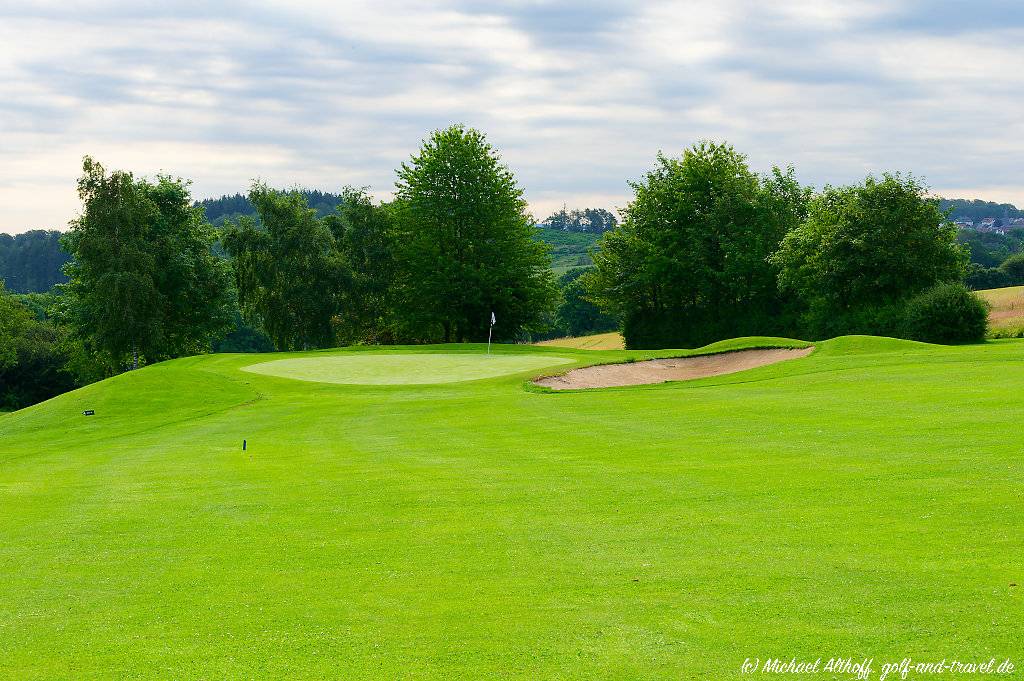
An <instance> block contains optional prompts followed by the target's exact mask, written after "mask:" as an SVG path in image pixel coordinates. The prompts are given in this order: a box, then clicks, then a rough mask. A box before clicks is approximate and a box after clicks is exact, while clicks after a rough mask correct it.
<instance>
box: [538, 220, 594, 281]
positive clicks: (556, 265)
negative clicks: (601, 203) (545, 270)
mask: <svg viewBox="0 0 1024 681" xmlns="http://www.w3.org/2000/svg"><path fill="white" fill-rule="evenodd" d="M537 237H538V238H539V239H540V240H541V241H543V242H544V243H546V244H548V245H549V246H551V269H553V270H554V271H555V272H556V273H557V274H563V273H565V272H567V271H568V270H571V269H572V268H574V267H590V266H591V265H593V264H594V261H593V259H592V258H591V257H590V251H591V250H592V249H593V248H594V246H595V245H596V244H597V240H598V239H599V238H600V237H601V235H600V234H595V233H593V232H568V231H564V230H561V229H556V228H552V227H545V226H543V225H538V234H537Z"/></svg>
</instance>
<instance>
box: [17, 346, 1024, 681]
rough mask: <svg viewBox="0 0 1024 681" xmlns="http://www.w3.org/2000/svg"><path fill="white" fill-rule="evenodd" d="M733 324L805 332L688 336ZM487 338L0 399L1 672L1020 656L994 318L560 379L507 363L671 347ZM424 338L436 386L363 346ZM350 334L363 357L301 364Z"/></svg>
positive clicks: (1020, 473)
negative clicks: (605, 377)
mask: <svg viewBox="0 0 1024 681" xmlns="http://www.w3.org/2000/svg"><path fill="white" fill-rule="evenodd" d="M747 347H750V348H759V347H806V344H805V343H800V342H798V341H793V342H787V341H784V340H779V339H757V338H753V339H739V340H735V341H729V342H725V343H719V344H716V345H715V346H712V347H710V348H708V349H705V351H707V350H711V351H724V350H736V349H742V348H747ZM484 352H485V346H482V345H445V346H433V347H430V346H417V347H401V348H380V349H358V350H337V351H321V352H315V353H312V352H311V353H293V354H289V355H282V354H273V355H206V356H200V357H192V358H186V359H179V360H174V361H170V362H165V363H162V364H157V365H154V366H150V367H147V368H144V369H140V370H138V371H133V372H128V373H125V374H122V375H119V376H117V377H115V378H112V379H108V380H106V381H103V382H100V383H97V384H93V385H90V386H88V387H85V388H82V389H80V390H76V391H74V392H71V393H68V394H65V395H62V396H60V397H57V398H55V399H52V400H50V401H48V402H44V403H42V404H39V405H36V406H33V407H30V408H28V409H24V410H22V411H18V412H14V413H11V414H0V678H17V679H53V678H74V679H81V678H173V679H187V678H205V679H221V678H245V679H252V678H289V679H298V678H313V679H323V678H334V679H371V678H374V679H376V678H380V679H397V678H416V679H433V678H446V679H449V678H467V679H479V678H523V679H547V678H559V679H596V678H600V679H662V678H664V679H733V678H741V677H742V678H761V677H765V676H772V675H770V674H769V675H765V674H753V675H751V674H747V675H743V674H742V673H741V666H742V665H743V664H744V662H745V661H746V660H747V659H748V658H749V659H759V660H760V661H761V662H762V663H763V662H764V661H765V660H766V659H769V658H782V659H784V660H785V661H787V662H788V661H789V660H790V659H791V658H795V659H797V660H811V661H813V660H814V659H816V658H819V657H820V658H823V660H824V661H827V660H829V659H830V658H832V657H851V658H854V659H855V660H857V661H860V660H862V659H864V658H871V659H872V660H874V662H873V669H874V671H873V673H872V675H871V678H872V679H878V678H879V668H880V667H881V665H882V664H883V663H885V662H892V661H897V662H898V661H899V660H901V659H903V658H912V659H913V660H915V661H922V662H926V661H939V660H941V659H943V658H947V659H953V658H957V659H960V660H963V661H971V662H987V661H988V660H989V659H990V658H997V659H998V661H999V662H1002V660H1004V659H1006V658H1009V659H1010V660H1012V661H1013V662H1014V663H1015V664H1017V665H1018V672H1017V675H1018V676H1019V675H1020V673H1021V672H1020V668H1021V666H1024V466H1022V458H1024V425H1022V424H1024V402H1022V400H1021V389H1022V386H1024V341H1019V340H1003V341H993V342H989V343H985V344H983V345H973V346H959V347H944V346H933V345H925V344H921V343H912V342H907V341H897V340H891V339H883V338H871V337H844V338H839V339H835V340H831V341H825V342H820V343H816V344H815V349H814V351H813V353H811V354H810V355H809V356H807V357H803V358H800V359H795V360H792V361H785V362H781V363H778V364H773V365H770V366H763V367H760V368H756V369H752V370H749V371H741V372H739V373H734V374H729V375H725V376H716V377H711V378H706V379H699V380H693V381H686V382H676V383H664V384H659V385H648V386H635V387H619V388H610V389H595V390H586V391H568V392H562V393H555V392H550V391H545V390H544V389H542V388H537V387H535V386H533V385H532V384H531V383H530V379H532V378H533V377H535V376H537V375H539V374H541V373H558V372H562V371H566V370H568V369H569V368H573V367H577V366H584V365H587V364H595V363H608V362H622V361H625V360H627V359H630V358H631V359H635V360H641V359H648V358H656V357H669V356H674V355H679V354H680V353H678V352H676V353H673V352H670V351H660V352H638V351H621V350H615V351H600V350H577V349H571V348H564V347H552V348H541V347H535V346H496V347H495V348H494V350H493V352H494V356H493V357H492V358H490V359H487V358H484V359H486V361H487V362H491V363H492V364H491V365H490V368H492V369H493V368H501V371H500V375H488V374H486V373H475V370H474V369H473V367H476V368H477V369H478V370H479V371H483V372H486V371H487V368H488V365H487V364H485V363H484V360H482V359H480V356H481V355H482V354H483V353H484ZM432 354H437V355H440V356H442V357H443V358H446V359H441V360H438V359H433V360H427V361H426V362H425V363H421V364H419V365H418V366H420V367H421V368H420V369H419V370H420V371H425V372H426V373H428V374H430V376H428V377H431V376H432V377H433V378H434V379H437V378H442V379H443V378H444V376H443V375H438V374H437V371H436V370H439V369H440V368H443V367H442V365H445V364H447V365H448V369H447V370H448V371H450V373H449V378H450V379H451V380H450V381H448V382H431V381H427V380H425V377H424V376H422V375H419V376H411V377H410V376H406V377H405V378H406V379H409V378H412V379H414V380H407V381H406V383H407V384H401V381H400V380H399V379H401V378H402V376H401V375H400V374H401V373H402V372H396V371H392V369H395V368H396V367H399V365H400V364H403V363H404V366H405V368H406V369H408V370H409V371H415V370H416V369H414V368H413V367H414V366H416V365H415V362H413V361H412V360H409V359H408V358H409V357H414V358H415V357H416V356H418V355H419V356H429V355H432ZM389 355H398V356H400V357H404V358H406V359H395V358H393V357H392V359H391V360H388V359H386V358H388V356H389ZM458 355H473V356H474V358H473V359H466V360H465V361H462V359H461V358H459V357H457V356H458ZM353 357H362V358H374V359H373V360H372V361H370V362H366V361H364V362H363V367H364V368H363V369H362V370H361V371H363V372H364V375H363V378H364V382H366V383H370V382H371V381H367V380H365V379H366V377H367V376H369V377H372V375H378V376H385V375H386V376H392V377H393V380H388V381H384V380H378V381H372V382H374V383H377V384H376V385H353V384H343V383H338V382H329V381H326V380H325V379H324V378H323V377H324V376H334V378H335V379H337V378H338V377H339V376H341V377H342V378H344V376H342V374H341V373H339V371H342V369H339V367H342V368H345V367H346V362H348V360H349V359H350V358H353ZM453 357H454V359H452V358H453ZM307 360H310V361H307ZM319 360H323V363H322V366H321V368H320V369H317V368H316V363H317V361H319ZM565 360H571V363H567V362H566V361H565ZM282 361H283V362H284V363H285V364H282V363H281V362H282ZM431 362H433V364H431ZM260 366H262V367H263V369H259V367H260ZM352 366H354V365H352ZM352 366H347V368H346V369H345V370H346V371H347V370H349V369H352ZM268 367H269V368H274V369H275V370H274V371H268V370H267V369H268ZM282 367H283V369H282ZM374 367H375V369H374ZM383 367H390V368H389V369H388V370H387V371H384V370H383V369H382V368H383ZM422 367H429V370H428V369H423V368H422ZM246 369H248V370H246ZM318 371H319V372H321V373H320V374H319V375H320V378H317V379H315V380H309V379H310V376H311V375H313V374H317V372H318ZM374 371H376V374H374ZM310 372H312V373H310ZM275 373H276V374H279V375H271V374H275ZM342 373H344V372H342ZM281 374H283V375H281ZM442 374H443V372H442ZM289 375H291V376H293V377H292V378H289V377H288V376H289ZM396 376H397V378H396ZM296 378H301V379H307V380H295V379H296ZM388 383H393V384H388ZM85 410H94V411H95V414H94V415H92V416H85V415H83V411H85ZM243 440H245V441H246V445H247V446H246V449H245V451H243V449H242V442H243ZM823 664H824V662H823ZM784 676H785V678H791V677H790V676H789V675H784ZM810 678H819V679H831V678H843V679H846V678H853V674H840V675H834V676H833V675H828V674H820V675H817V676H812V677H810ZM889 678H890V679H894V678H898V676H895V675H890V677H889ZM914 678H917V677H914ZM957 678H960V677H957ZM963 678H975V677H971V676H965V677H963ZM999 678H1015V677H1014V676H1010V677H1005V676H1004V677H999Z"/></svg>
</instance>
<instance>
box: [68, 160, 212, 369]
mask: <svg viewBox="0 0 1024 681" xmlns="http://www.w3.org/2000/svg"><path fill="white" fill-rule="evenodd" d="M78 194H79V197H80V198H81V200H82V205H83V211H82V215H81V217H79V218H78V219H77V220H75V221H74V222H72V224H71V230H70V231H69V232H68V233H67V234H66V235H65V236H64V238H63V245H64V247H65V249H66V250H67V251H68V252H69V253H70V254H71V255H72V257H73V260H72V262H71V263H69V265H68V266H67V269H66V271H67V274H68V276H69V278H70V281H69V283H68V284H67V285H66V287H65V288H66V294H67V295H66V296H64V299H63V301H62V318H63V319H65V320H66V321H67V322H68V323H69V324H70V326H71V327H72V329H73V331H74V333H75V334H76V335H77V336H78V337H79V338H80V339H82V341H83V342H84V343H85V345H86V346H87V347H89V348H91V349H92V350H93V351H95V352H96V354H97V356H98V357H99V358H100V359H101V361H105V362H106V363H107V364H108V366H109V367H111V368H112V369H114V368H116V367H118V366H121V365H123V364H124V363H125V361H126V359H127V358H130V363H131V367H132V368H133V369H134V368H137V367H138V366H139V362H140V359H145V360H148V361H158V360H161V359H166V358H169V357H175V356H179V355H182V354H188V353H194V352H201V351H203V350H205V349H207V348H208V346H209V342H210V340H211V339H212V338H214V337H215V336H217V335H218V334H220V333H222V332H223V331H224V330H225V329H226V328H227V326H228V324H229V323H230V316H229V311H230V299H231V290H230V274H229V268H228V265H227V264H226V263H224V262H223V261H221V260H220V259H218V258H216V257H215V256H214V255H213V254H212V253H211V251H210V249H211V246H212V244H213V242H214V240H215V238H216V235H215V232H214V231H213V229H212V228H211V227H210V226H209V225H208V224H206V222H205V221H204V220H203V217H202V211H201V209H198V208H194V207H193V206H192V200H191V197H190V195H189V190H188V183H186V182H185V181H183V180H181V179H172V178H170V177H166V176H160V177H159V178H158V181H157V183H156V184H153V183H151V182H149V181H147V180H136V179H135V178H134V177H133V176H132V174H131V173H129V172H124V171H114V172H112V173H110V174H109V175H108V174H107V173H106V171H105V170H104V168H103V166H102V165H100V164H99V163H97V162H96V161H94V160H93V159H91V158H89V157H86V158H85V161H84V163H83V175H82V177H81V179H80V180H79V182H78Z"/></svg>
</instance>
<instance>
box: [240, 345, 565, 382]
mask: <svg viewBox="0 0 1024 681" xmlns="http://www.w3.org/2000/svg"><path fill="white" fill-rule="evenodd" d="M574 361H575V360H573V359H568V358H565V357H556V356H553V355H543V354H536V355H520V354H515V355H484V354H480V355H469V354H426V353H420V354H408V355H385V354H379V355H378V354H374V355H368V354H367V355H364V354H351V355H330V356H326V357H296V358H291V359H278V360H274V361H271V362H262V363H260V364H253V365H251V366H247V367H245V371H251V372H253V373H257V374H265V375H268V376H280V377H282V378H293V379H296V380H299V381H317V382H320V383H344V384H348V385H400V384H424V383H453V382H456V381H475V380H478V379H481V378H494V377H495V376H505V375H507V374H516V373H520V372H522V371H531V370H536V369H543V368H546V367H552V366H558V365H560V364H570V363H572V362H574Z"/></svg>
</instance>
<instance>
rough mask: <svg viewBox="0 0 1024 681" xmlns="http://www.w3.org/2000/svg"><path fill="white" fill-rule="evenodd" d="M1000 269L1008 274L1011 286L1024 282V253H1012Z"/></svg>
mask: <svg viewBox="0 0 1024 681" xmlns="http://www.w3.org/2000/svg"><path fill="white" fill-rule="evenodd" d="M999 271H1000V272H1002V273H1003V274H1004V275H1005V276H1006V278H1007V280H1008V285H1009V286H1019V285H1020V284H1024V253H1017V254H1015V255H1011V256H1010V257H1009V258H1007V259H1006V260H1004V261H1003V264H1002V265H1000V266H999Z"/></svg>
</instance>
